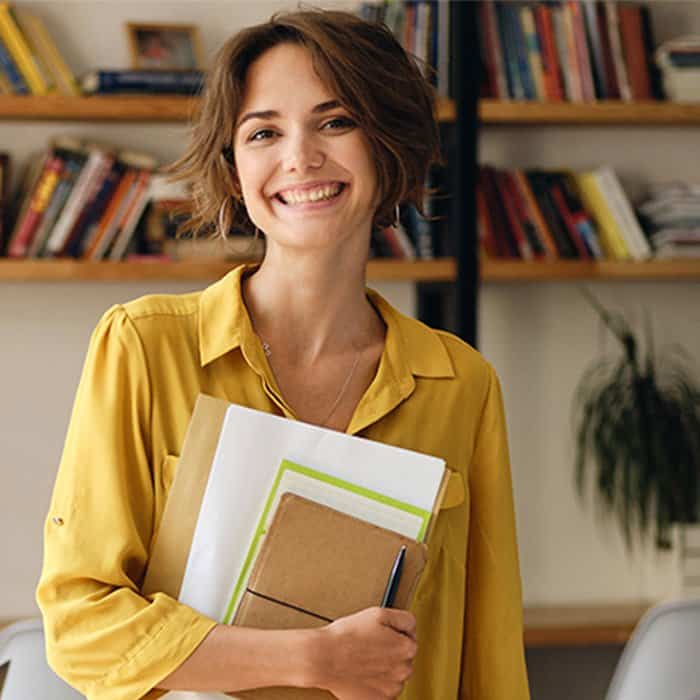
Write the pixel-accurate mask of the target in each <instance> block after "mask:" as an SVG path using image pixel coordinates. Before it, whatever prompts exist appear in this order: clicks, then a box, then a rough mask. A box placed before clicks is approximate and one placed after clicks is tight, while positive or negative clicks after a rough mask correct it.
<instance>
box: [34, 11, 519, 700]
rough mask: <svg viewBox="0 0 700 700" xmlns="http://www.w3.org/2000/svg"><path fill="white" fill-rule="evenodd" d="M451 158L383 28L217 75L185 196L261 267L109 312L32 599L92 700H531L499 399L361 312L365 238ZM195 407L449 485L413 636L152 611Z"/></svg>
mask: <svg viewBox="0 0 700 700" xmlns="http://www.w3.org/2000/svg"><path fill="white" fill-rule="evenodd" d="M439 152H440V150H439V142H438V127H437V124H436V122H435V119H434V117H433V105H432V92H431V88H430V86H429V85H428V83H427V82H426V81H425V79H424V78H423V77H422V74H421V71H420V70H419V68H418V67H417V65H416V64H415V63H414V61H413V60H412V59H411V58H410V57H409V56H408V55H407V54H406V53H405V52H404V51H403V49H402V48H401V46H400V45H399V43H398V42H397V41H396V40H395V39H394V37H393V36H392V35H391V33H390V32H389V31H388V30H387V29H386V27H384V26H382V25H378V24H371V23H367V22H365V21H362V20H360V19H359V18H357V17H355V16H353V15H351V14H347V13H343V12H330V11H321V10H318V11H316V10H313V11H300V12H292V13H286V14H280V15H275V16H273V17H272V18H271V19H270V21H269V22H266V23H264V24H261V25H258V26H255V27H250V28H248V29H244V30H243V31H241V32H239V33H238V34H237V35H236V36H234V37H232V38H231V39H230V40H229V41H228V42H227V43H226V44H225V45H224V47H223V48H222V49H221V51H220V52H219V54H218V56H217V58H216V60H215V61H214V65H213V67H212V69H211V71H210V73H209V77H208V80H207V84H206V88H205V94H204V103H203V109H202V110H201V114H200V119H199V122H198V123H197V124H196V126H195V128H194V132H193V138H192V141H191V143H190V145H189V146H188V148H187V150H186V152H185V154H184V155H183V157H182V158H181V159H180V160H179V161H178V162H177V163H175V164H174V165H173V166H172V168H171V173H172V174H173V176H174V177H176V178H179V179H181V180H184V181H187V182H188V183H190V184H191V186H192V191H193V202H192V215H191V218H190V221H189V226H190V228H191V229H192V230H193V231H194V232H201V231H209V232H211V231H218V233H219V235H222V236H226V235H228V234H229V232H230V231H232V230H243V231H246V232H248V233H251V234H252V233H253V232H254V231H256V230H257V231H260V232H262V234H264V235H265V237H266V241H267V247H266V253H265V257H264V259H263V261H262V263H261V264H260V265H259V266H241V267H238V268H236V269H234V270H233V271H231V272H230V273H229V274H228V275H226V276H225V277H224V278H223V279H222V280H220V281H219V282H217V283H215V284H213V285H212V286H210V287H209V288H207V289H205V290H203V291H202V292H198V293H195V294H185V295H155V296H149V297H143V298H141V299H137V300H134V301H131V302H128V303H126V304H123V305H118V306H115V307H113V308H112V309H110V310H109V311H108V312H107V313H106V314H105V315H104V316H103V318H102V319H101V320H100V322H99V324H98V326H97V328H96V329H95V332H94V333H93V336H92V338H91V341H90V348H89V350H88V355H87V359H86V361H85V366H84V369H83V375H82V378H81V383H80V387H79V390H78V393H77V396H76V401H75V405H74V409H73V415H72V417H71V423H70V428H69V431H68V436H67V438H66V444H65V448H64V452H63V457H62V460H61V466H60V469H59V474H58V478H57V482H56V486H55V489H54V496H53V499H52V503H51V507H50V512H49V514H48V516H47V519H46V524H45V558H44V569H43V572H42V577H41V581H40V584H39V588H38V590H37V600H38V602H39V605H40V607H41V609H42V613H43V615H44V622H45V627H46V632H47V633H46V640H47V651H48V658H49V661H50V663H51V665H52V667H53V668H54V669H55V670H56V672H57V673H58V674H59V675H61V676H62V677H64V678H65V679H66V680H68V681H69V682H70V683H72V684H74V685H75V686H76V687H77V688H79V689H80V690H81V691H82V692H83V693H85V694H86V695H87V696H88V697H89V698H90V699H91V700H134V699H135V698H141V697H149V698H156V697H159V695H160V694H162V692H163V691H164V690H195V691H203V692H209V691H211V692H217V693H218V692H237V691H242V690H245V689H257V688H266V687H273V688H276V687H279V686H282V687H289V686H291V687H296V688H308V689H322V690H324V691H326V692H325V693H322V694H321V695H322V696H323V697H330V694H332V696H334V697H336V698H339V699H340V700H388V699H390V698H397V697H399V695H400V696H401V698H402V699H403V700H456V699H457V698H460V699H461V700H467V698H468V700H526V699H527V697H528V689H527V679H526V674H525V666H524V658H523V638H522V610H521V598H520V577H519V571H518V555H517V548H516V538H515V522H514V512H513V499H512V492H511V479H510V465H509V461H508V447H507V441H506V433H505V419H504V415H503V406H502V400H501V393H500V387H499V382H498V378H497V377H496V375H495V373H494V371H493V369H492V368H491V366H490V365H489V364H488V363H487V362H486V361H485V360H484V359H483V358H482V357H481V356H480V355H479V354H478V353H477V352H476V351H475V350H474V349H473V348H471V347H469V346H468V345H467V344H465V343H463V342H462V341H461V340H459V339H458V338H456V337H455V336H453V335H451V334H449V333H445V332H443V331H437V330H433V329H430V328H428V327H427V326H425V325H423V324H421V323H419V322H418V321H416V320H414V319H411V318H408V317H406V316H403V315H402V314H400V313H399V312H398V311H396V310H395V309H394V308H392V307H391V305H390V304H389V303H388V302H387V301H385V300H384V299H383V298H382V297H381V296H380V295H379V294H377V293H376V292H373V291H371V290H368V289H367V288H366V286H365V265H366V262H367V257H368V249H369V238H370V232H371V229H372V226H375V225H387V224H390V223H392V221H393V220H394V211H395V208H396V206H397V204H398V203H399V202H411V203H413V204H415V205H416V206H417V207H419V208H420V206H421V203H422V201H423V187H424V182H425V177H426V173H427V171H428V169H429V167H430V166H431V164H432V163H434V162H435V161H436V160H437V159H438V158H439ZM199 393H204V394H209V395H212V396H216V397H221V398H224V399H226V400H227V401H229V402H232V403H237V404H242V405H244V406H248V407H250V408H254V409H257V410H260V411H266V412H268V413H272V414H276V415H278V416H282V417H285V418H287V419H291V420H301V421H305V422H308V423H312V424H315V425H319V426H324V427H326V428H329V429H332V430H339V431H345V432H347V433H350V434H354V435H359V436H361V437H363V438H365V439H368V440H375V441H378V442H384V443H387V444H391V445H396V446H400V447H404V448H406V449H411V450H415V451H417V452H422V453H425V454H433V455H436V456H438V457H441V458H442V459H444V460H445V462H446V464H447V465H448V467H449V469H450V470H451V471H452V474H451V475H450V484H451V485H452V484H455V485H456V487H457V488H455V489H454V492H453V494H452V497H451V498H450V499H446V500H445V503H444V506H443V509H442V510H441V511H440V513H439V514H438V516H437V518H436V520H435V525H434V529H433V533H432V535H431V540H430V549H429V561H428V564H427V567H426V570H425V574H424V575H423V577H422V578H421V582H420V585H419V587H418V590H417V591H416V596H415V601H414V607H413V609H412V610H411V611H406V610H393V609H380V608H370V609H366V610H360V611H358V612H356V613H355V614H353V615H350V616H347V617H343V618H340V619H337V620H335V621H333V622H331V623H329V624H327V625H325V626H323V627H320V628H318V629H312V630H309V629H283V630H261V629H250V628H244V627H236V626H234V627H231V626H228V625H222V624H217V621H216V620H213V619H210V618H208V617H207V616H205V615H203V614H201V613H199V612H198V611H195V610H193V609H191V608H189V607H187V606H186V605H183V604H182V603H180V602H178V601H177V600H174V599H173V598H171V597H169V596H168V595H166V594H165V593H162V592H157V593H155V594H153V595H149V596H143V595H141V593H140V590H141V584H142V582H143V578H144V572H145V571H146V569H147V566H148V563H149V557H150V552H151V546H152V543H153V541H154V536H155V533H157V532H158V528H159V525H160V522H159V519H160V515H159V514H160V513H162V511H163V509H162V504H163V503H164V502H165V499H166V497H167V491H168V487H169V483H170V481H171V477H172V473H171V472H170V476H168V469H169V468H170V469H172V464H173V460H174V459H175V455H178V454H179V453H180V450H181V448H182V443H183V440H184V435H185V432H186V430H187V426H188V422H189V419H190V416H191V413H192V409H193V406H194V403H195V400H196V398H197V395H198V394H199ZM260 439H261V440H264V439H265V436H260ZM168 465H170V467H168ZM358 575H361V574H358ZM271 692H274V691H271ZM283 692H284V693H287V694H288V692H289V691H283ZM292 692H295V693H296V692H297V691H292ZM286 696H287V695H286V694H285V697H286ZM291 696H293V697H306V695H297V694H294V695H291ZM267 697H270V695H267ZM309 697H320V695H319V693H318V691H315V692H311V693H310V694H309Z"/></svg>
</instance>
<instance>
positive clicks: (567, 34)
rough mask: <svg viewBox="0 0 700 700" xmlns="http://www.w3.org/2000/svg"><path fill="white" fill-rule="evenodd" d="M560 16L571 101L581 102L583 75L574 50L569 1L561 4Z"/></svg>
mask: <svg viewBox="0 0 700 700" xmlns="http://www.w3.org/2000/svg"><path fill="white" fill-rule="evenodd" d="M562 17H563V25H564V40H565V42H566V64H565V65H566V69H567V70H568V72H569V74H570V85H571V98H570V99H571V101H572V102H583V101H584V99H585V98H584V91H583V75H582V73H581V64H580V63H579V57H578V54H577V51H576V32H575V30H574V16H573V11H572V8H571V4H570V3H568V2H567V3H566V4H565V5H563V6H562Z"/></svg>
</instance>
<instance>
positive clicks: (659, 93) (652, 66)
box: [640, 5, 664, 100]
mask: <svg viewBox="0 0 700 700" xmlns="http://www.w3.org/2000/svg"><path fill="white" fill-rule="evenodd" d="M640 11H641V13H642V35H643V39H644V48H645V52H646V56H647V68H648V70H649V80H650V82H651V95H652V97H653V98H654V99H655V100H663V99H664V89H663V80H662V78H661V69H660V68H659V66H658V65H657V64H656V61H655V60H654V50H655V48H656V43H655V41H654V30H653V28H652V22H651V12H650V11H649V8H648V7H647V6H646V5H642V6H641V8H640Z"/></svg>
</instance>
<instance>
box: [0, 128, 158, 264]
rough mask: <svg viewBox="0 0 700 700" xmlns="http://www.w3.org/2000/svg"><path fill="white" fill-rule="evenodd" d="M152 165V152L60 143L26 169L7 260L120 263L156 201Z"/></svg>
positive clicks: (73, 141) (69, 140) (64, 140)
mask: <svg viewBox="0 0 700 700" xmlns="http://www.w3.org/2000/svg"><path fill="white" fill-rule="evenodd" d="M155 165H156V161H155V159H154V158H152V157H151V156H150V155H147V154H143V153H138V152H134V151H126V150H117V149H115V148H113V147H109V146H105V145H101V144H95V143H86V142H81V141H80V140H78V139H73V138H69V137H64V138H59V139H55V140H54V141H53V143H52V144H51V147H50V148H49V149H48V150H47V151H46V152H45V153H43V154H42V155H40V156H39V157H37V158H35V159H34V160H33V161H32V162H31V163H30V164H29V166H28V168H27V170H26V172H25V176H24V182H23V184H22V186H21V188H20V195H19V196H18V202H17V206H16V209H17V215H16V218H15V222H14V226H13V227H12V229H11V234H10V236H9V237H8V240H7V243H6V247H5V248H6V250H5V252H6V254H7V256H8V257H11V258H53V257H73V258H81V259H84V260H103V259H108V260H121V259H122V258H123V257H124V255H125V253H126V252H127V249H128V247H129V244H130V243H131V240H132V237H133V235H134V232H135V230H136V226H137V224H138V223H139V220H140V219H141V216H142V214H143V212H144V210H145V208H146V205H147V204H148V202H149V200H150V198H151V192H152V179H153V176H152V171H153V168H154V167H155Z"/></svg>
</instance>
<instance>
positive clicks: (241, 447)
mask: <svg viewBox="0 0 700 700" xmlns="http://www.w3.org/2000/svg"><path fill="white" fill-rule="evenodd" d="M283 459H288V460H291V461H292V462H296V463H298V464H303V465H304V466H307V467H310V468H312V469H317V470H319V471H323V472H325V473H327V474H329V475H331V476H334V477H338V478H341V479H345V480H347V481H351V482H352V483H354V484H357V485H358V486H361V487H364V488H368V489H372V490H373V491H378V492H380V493H383V494H385V495H386V496H390V497H392V498H396V499H398V500H400V501H403V502H405V503H409V504H411V505H414V506H417V507H419V508H424V509H427V510H432V508H433V504H434V502H435V498H436V497H437V492H438V489H439V487H440V483H441V480H442V475H443V471H444V467H445V463H444V461H443V460H441V459H438V458H437V457H431V456H429V455H424V454H420V453H418V452H412V451H410V450H404V449H401V448H397V447H392V446H389V445H384V444H382V443H378V442H373V441H371V440H366V439H364V438H359V437H354V436H350V435H346V434H344V433H339V432H336V431H332V430H327V429H324V428H318V427H316V426H312V425H308V424H306V423H301V422H299V421H292V420H288V419H285V418H280V417H278V416H273V415H270V414H268V413H264V412H261V411H255V410H252V409H249V408H244V407H242V406H236V405H231V406H230V407H229V409H228V411H227V413H226V417H225V419H224V422H223V426H222V429H221V434H220V437H219V443H218V445H217V449H216V453H215V456H214V462H213V464H212V468H211V472H210V475H209V481H208V482H207V486H206V489H205V492H204V497H203V500H202V506H201V510H200V516H199V519H198V521H197V525H196V527H195V532H194V536H193V540H192V547H191V549H190V554H189V558H188V560H187V566H186V568H185V573H184V577H183V582H182V588H181V590H180V600H181V601H182V602H183V603H186V604H187V605H189V606H191V607H192V608H194V609H195V610H198V611H200V612H202V613H204V614H205V615H208V616H210V617H212V618H214V619H216V620H223V618H224V615H225V612H226V607H227V604H228V602H229V598H230V596H231V593H232V589H233V586H234V584H235V581H236V579H237V577H238V572H239V571H240V569H241V567H242V565H243V558H244V556H245V553H246V552H247V550H248V547H249V545H250V542H251V541H252V538H253V535H254V532H255V527H256V524H257V522H258V519H259V517H260V515H261V513H262V510H263V507H264V504H265V501H266V498H267V495H268V493H269V491H270V489H271V488H272V485H273V482H274V479H275V475H276V473H277V469H278V467H279V465H280V463H281V462H282V460H283ZM166 697H167V698H168V700H215V699H216V700H220V699H223V698H226V697H228V696H226V695H223V694H220V693H192V692H185V693H181V692H177V693H175V692H171V693H169V694H167V696H166Z"/></svg>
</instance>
